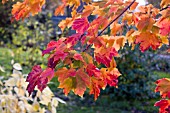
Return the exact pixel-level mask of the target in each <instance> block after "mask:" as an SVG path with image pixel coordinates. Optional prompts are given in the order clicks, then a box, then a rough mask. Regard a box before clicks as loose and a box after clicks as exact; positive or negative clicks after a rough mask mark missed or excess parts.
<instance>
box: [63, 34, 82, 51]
mask: <svg viewBox="0 0 170 113" xmlns="http://www.w3.org/2000/svg"><path fill="white" fill-rule="evenodd" d="M80 38H81V34H80V33H76V34H73V35H71V36H69V37H68V38H67V39H66V41H65V44H66V46H67V48H71V47H73V46H75V45H76V44H77V42H78V41H79V39H80Z"/></svg>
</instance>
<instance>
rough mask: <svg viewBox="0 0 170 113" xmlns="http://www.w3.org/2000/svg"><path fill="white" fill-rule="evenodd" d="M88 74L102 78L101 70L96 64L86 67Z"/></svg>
mask: <svg viewBox="0 0 170 113" xmlns="http://www.w3.org/2000/svg"><path fill="white" fill-rule="evenodd" d="M86 72H87V73H88V75H89V76H95V77H100V74H101V73H100V70H99V69H98V68H97V67H96V66H95V65H94V64H88V65H87V67H86Z"/></svg>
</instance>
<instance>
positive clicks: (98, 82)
mask: <svg viewBox="0 0 170 113" xmlns="http://www.w3.org/2000/svg"><path fill="white" fill-rule="evenodd" d="M90 81H91V82H90V86H89V89H90V92H89V94H94V100H97V98H98V96H99V95H100V89H101V88H102V89H105V87H106V85H107V83H106V82H105V81H103V79H101V78H96V77H94V76H92V77H90Z"/></svg>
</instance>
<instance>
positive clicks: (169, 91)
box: [155, 78, 170, 98]
mask: <svg viewBox="0 0 170 113" xmlns="http://www.w3.org/2000/svg"><path fill="white" fill-rule="evenodd" d="M156 85H157V86H156V88H155V92H160V95H161V97H162V98H166V97H168V98H170V79H168V78H163V79H159V80H157V81H156Z"/></svg>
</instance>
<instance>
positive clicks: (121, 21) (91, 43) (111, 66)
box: [3, 0, 170, 113]
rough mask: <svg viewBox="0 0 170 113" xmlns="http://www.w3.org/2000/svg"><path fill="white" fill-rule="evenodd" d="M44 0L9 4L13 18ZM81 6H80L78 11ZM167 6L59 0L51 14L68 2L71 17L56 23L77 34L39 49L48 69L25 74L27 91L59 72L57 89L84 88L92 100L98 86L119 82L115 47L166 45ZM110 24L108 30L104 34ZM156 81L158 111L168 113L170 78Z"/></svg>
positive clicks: (131, 0)
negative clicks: (124, 31)
mask: <svg viewBox="0 0 170 113" xmlns="http://www.w3.org/2000/svg"><path fill="white" fill-rule="evenodd" d="M5 1H6V0H3V3H4V2H5ZM44 4H45V0H24V1H23V2H17V3H16V4H15V5H13V9H12V15H13V16H12V21H13V20H17V21H18V20H20V19H24V18H26V17H28V16H30V15H35V14H37V13H38V12H40V11H41V8H42V6H43V5H44ZM80 5H83V6H82V7H83V8H81V10H78V8H79V7H80ZM169 5H170V0H162V1H161V4H160V6H161V9H158V8H155V7H154V6H153V5H152V4H149V5H146V6H139V7H138V10H136V7H137V6H138V3H137V2H136V0H126V1H123V0H103V1H99V2H92V0H82V1H81V0H62V1H61V5H60V6H59V7H57V8H56V10H55V15H56V16H57V15H63V14H64V12H65V8H66V7H71V8H72V12H71V17H68V18H66V19H65V20H62V21H61V22H60V23H59V27H60V28H61V30H62V31H64V29H65V28H71V29H72V30H75V31H76V33H75V34H73V35H71V36H67V37H62V38H60V39H59V40H57V41H51V42H49V44H48V45H47V48H46V49H45V50H43V51H42V54H43V55H46V54H48V55H49V57H48V64H47V68H46V69H45V70H43V69H41V67H40V66H38V65H37V66H34V67H33V68H32V71H31V72H30V73H29V75H28V77H27V82H29V85H28V87H27V90H28V92H29V94H31V93H32V92H33V90H34V88H35V86H38V89H40V90H41V91H42V90H43V89H44V88H45V87H46V85H47V83H48V82H49V81H50V80H51V79H52V78H53V77H58V81H59V82H60V84H59V88H62V89H63V92H64V93H65V95H68V93H69V92H70V91H73V92H74V93H75V94H76V95H79V96H81V97H82V96H83V94H84V92H85V91H86V89H87V88H88V89H89V93H90V94H94V99H95V100H96V99H97V98H98V96H99V94H100V90H101V89H104V88H105V87H106V86H107V85H110V86H114V87H117V83H118V77H119V76H120V75H121V74H120V72H119V71H118V69H117V68H116V62H115V60H114V57H119V54H118V51H119V50H120V49H123V47H124V45H125V44H126V43H128V44H129V46H131V47H132V49H133V48H134V47H135V45H137V44H139V45H140V50H141V51H142V52H145V51H146V50H148V49H149V48H152V49H153V50H157V49H158V48H160V47H161V46H162V45H164V44H166V45H169V40H168V38H169V33H170V8H169V7H170V6H169ZM90 15H95V16H96V18H95V19H94V20H92V21H91V22H89V20H88V17H89V16H90ZM108 28H110V33H109V35H106V34H105V31H106V29H108ZM127 28H128V31H127V32H126V34H123V30H124V29H127ZM78 43H80V44H81V49H80V50H77V49H76V48H75V45H77V44H78ZM167 51H169V50H167ZM101 65H103V66H101ZM101 67H102V68H101ZM156 84H157V87H156V90H155V91H156V92H160V94H161V96H162V98H164V99H163V100H160V101H159V102H156V103H155V106H158V107H160V110H159V111H160V113H166V112H167V113H168V112H170V100H168V99H165V98H170V87H169V85H170V80H169V79H168V78H164V79H160V80H158V81H157V82H156Z"/></svg>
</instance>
